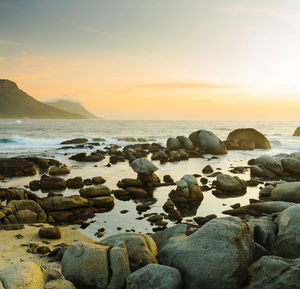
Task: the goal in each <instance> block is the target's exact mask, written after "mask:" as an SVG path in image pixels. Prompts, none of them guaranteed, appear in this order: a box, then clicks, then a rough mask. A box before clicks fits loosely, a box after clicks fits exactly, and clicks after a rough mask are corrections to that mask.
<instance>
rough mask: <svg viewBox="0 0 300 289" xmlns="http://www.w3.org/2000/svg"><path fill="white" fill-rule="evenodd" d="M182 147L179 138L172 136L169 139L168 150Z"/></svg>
mask: <svg viewBox="0 0 300 289" xmlns="http://www.w3.org/2000/svg"><path fill="white" fill-rule="evenodd" d="M181 148H182V145H181V143H180V141H179V140H178V139H177V138H174V137H170V138H168V139H167V150H168V151H169V152H170V151H177V150H179V149H181Z"/></svg>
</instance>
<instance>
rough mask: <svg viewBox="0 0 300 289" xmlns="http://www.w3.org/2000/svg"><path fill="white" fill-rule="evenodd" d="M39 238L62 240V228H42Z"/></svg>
mask: <svg viewBox="0 0 300 289" xmlns="http://www.w3.org/2000/svg"><path fill="white" fill-rule="evenodd" d="M39 236H40V238H47V239H60V238H61V231H60V227H47V228H40V230H39Z"/></svg>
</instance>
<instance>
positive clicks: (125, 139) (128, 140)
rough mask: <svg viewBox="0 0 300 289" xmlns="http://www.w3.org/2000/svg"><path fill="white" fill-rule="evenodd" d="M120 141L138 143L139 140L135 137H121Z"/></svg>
mask: <svg viewBox="0 0 300 289" xmlns="http://www.w3.org/2000/svg"><path fill="white" fill-rule="evenodd" d="M118 141H126V142H136V141H137V140H136V138H134V137H121V138H118Z"/></svg>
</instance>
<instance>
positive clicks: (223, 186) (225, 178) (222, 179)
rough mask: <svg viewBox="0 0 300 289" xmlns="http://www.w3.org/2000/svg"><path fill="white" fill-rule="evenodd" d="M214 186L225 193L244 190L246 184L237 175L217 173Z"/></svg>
mask: <svg viewBox="0 0 300 289" xmlns="http://www.w3.org/2000/svg"><path fill="white" fill-rule="evenodd" d="M216 187H217V189H219V190H221V191H223V192H225V193H226V192H228V193H239V192H243V191H245V190H246V188H247V185H246V182H245V181H244V180H241V179H240V178H239V177H236V176H235V177H232V176H230V175H226V174H219V175H218V176H217V180H216Z"/></svg>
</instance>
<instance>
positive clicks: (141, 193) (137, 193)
mask: <svg viewBox="0 0 300 289" xmlns="http://www.w3.org/2000/svg"><path fill="white" fill-rule="evenodd" d="M125 191H126V192H127V193H128V194H129V196H130V197H131V198H133V199H139V198H144V197H147V196H148V193H147V191H145V190H144V189H141V188H135V187H129V188H126V190H125Z"/></svg>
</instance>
